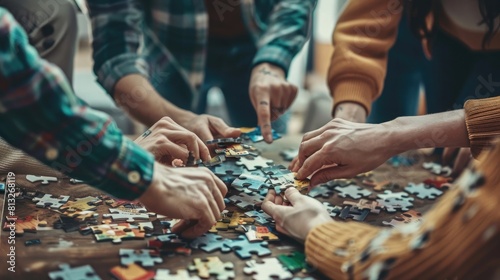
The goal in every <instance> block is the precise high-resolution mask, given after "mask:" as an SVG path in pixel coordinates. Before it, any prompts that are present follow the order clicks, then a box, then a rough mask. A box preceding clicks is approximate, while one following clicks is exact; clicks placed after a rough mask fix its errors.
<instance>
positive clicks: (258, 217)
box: [245, 210, 273, 225]
mask: <svg viewBox="0 0 500 280" xmlns="http://www.w3.org/2000/svg"><path fill="white" fill-rule="evenodd" d="M245 215H247V216H248V217H251V218H253V219H254V220H255V222H257V223H259V224H261V225H266V224H270V223H272V222H273V217H271V216H269V215H268V214H267V213H266V212H264V211H262V210H252V211H248V212H245Z"/></svg>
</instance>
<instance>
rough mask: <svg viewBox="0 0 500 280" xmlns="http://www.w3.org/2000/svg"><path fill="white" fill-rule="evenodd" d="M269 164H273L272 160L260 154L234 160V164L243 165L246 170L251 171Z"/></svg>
mask: <svg viewBox="0 0 500 280" xmlns="http://www.w3.org/2000/svg"><path fill="white" fill-rule="evenodd" d="M271 164H273V161H272V160H270V159H266V158H263V157H261V156H256V157H253V156H246V157H240V159H239V160H238V161H237V162H236V165H243V166H245V168H246V169H247V170H248V171H253V170H257V169H260V168H263V167H268V166H269V165H271Z"/></svg>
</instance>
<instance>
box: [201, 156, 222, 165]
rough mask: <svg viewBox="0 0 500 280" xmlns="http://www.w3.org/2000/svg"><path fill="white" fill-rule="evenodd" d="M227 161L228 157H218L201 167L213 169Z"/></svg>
mask: <svg viewBox="0 0 500 280" xmlns="http://www.w3.org/2000/svg"><path fill="white" fill-rule="evenodd" d="M225 161H226V156H224V155H216V156H214V157H213V158H211V159H210V160H208V161H205V162H203V163H201V164H200V165H202V166H205V167H212V166H216V165H219V164H222V163H223V162H225Z"/></svg>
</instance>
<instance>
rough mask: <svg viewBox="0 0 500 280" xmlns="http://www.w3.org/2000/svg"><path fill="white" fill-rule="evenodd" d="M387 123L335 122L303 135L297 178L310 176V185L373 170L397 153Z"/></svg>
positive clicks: (336, 120) (392, 134)
mask: <svg viewBox="0 0 500 280" xmlns="http://www.w3.org/2000/svg"><path fill="white" fill-rule="evenodd" d="M391 132H392V131H391V129H390V127H389V125H387V123H386V124H361V123H353V122H349V121H345V120H342V119H334V120H332V121H330V122H329V123H327V124H326V125H324V126H323V127H321V128H319V129H317V130H314V131H312V132H309V133H306V134H305V135H304V137H303V138H302V143H301V144H300V148H299V159H298V161H299V162H298V166H299V167H300V168H299V170H298V172H297V178H298V179H304V178H307V177H309V176H310V175H311V174H313V175H312V177H311V186H315V185H318V184H320V183H324V182H328V181H330V180H332V179H339V178H350V177H354V176H355V175H357V174H359V173H362V172H367V171H370V170H373V169H374V168H376V167H378V166H379V165H381V164H382V163H384V162H385V161H386V160H387V159H389V158H390V157H391V156H392V155H395V154H398V153H399V150H398V148H397V147H399V145H396V144H397V143H398V142H397V141H398V138H397V137H395V135H394V133H391Z"/></svg>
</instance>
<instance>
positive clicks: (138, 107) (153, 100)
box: [114, 74, 195, 126]
mask: <svg viewBox="0 0 500 280" xmlns="http://www.w3.org/2000/svg"><path fill="white" fill-rule="evenodd" d="M114 98H115V101H116V102H117V103H118V104H119V105H120V106H121V107H122V108H123V109H124V110H125V111H126V112H128V113H129V114H130V115H131V116H132V117H134V118H135V119H137V120H138V121H140V122H141V123H143V124H144V125H146V126H152V125H153V124H155V123H156V122H157V121H158V120H160V119H161V118H163V117H166V116H168V117H170V118H172V119H173V120H174V121H175V122H177V123H179V124H182V123H185V122H186V121H187V120H189V119H192V118H193V117H194V116H195V114H193V113H191V112H189V111H186V110H183V109H181V108H179V107H177V106H175V105H174V104H172V103H171V102H169V101H168V100H165V99H164V98H163V97H162V96H160V94H159V93H158V92H157V91H156V90H155V89H154V88H153V86H152V85H151V83H150V82H149V81H148V79H146V78H145V77H144V76H141V75H136V74H131V75H127V76H125V77H123V78H122V79H120V80H119V81H118V83H117V84H116V87H115V92H114Z"/></svg>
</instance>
